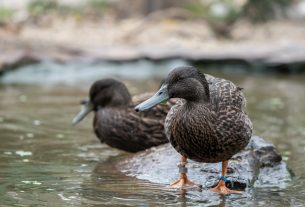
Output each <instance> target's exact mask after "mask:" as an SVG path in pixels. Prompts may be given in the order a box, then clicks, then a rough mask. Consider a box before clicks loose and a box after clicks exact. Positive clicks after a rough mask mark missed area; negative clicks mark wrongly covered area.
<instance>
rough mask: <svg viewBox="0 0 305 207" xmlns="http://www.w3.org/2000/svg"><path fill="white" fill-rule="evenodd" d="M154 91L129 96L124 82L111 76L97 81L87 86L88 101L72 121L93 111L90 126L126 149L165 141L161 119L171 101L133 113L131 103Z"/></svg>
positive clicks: (139, 101) (106, 141) (99, 134)
mask: <svg viewBox="0 0 305 207" xmlns="http://www.w3.org/2000/svg"><path fill="white" fill-rule="evenodd" d="M152 95H153V94H151V93H146V94H142V95H138V96H134V97H133V98H131V96H130V93H129V92H128V90H127V88H126V86H125V85H124V84H123V83H122V82H119V81H117V80H114V79H103V80H99V81H96V82H95V83H94V84H93V85H92V86H91V88H90V92H89V101H84V102H83V104H84V107H83V109H82V110H81V111H80V112H79V113H78V114H77V115H76V116H75V117H74V119H73V121H72V123H73V124H77V123H79V122H80V121H81V120H82V119H83V118H84V117H85V116H86V115H87V114H88V113H89V112H91V111H94V113H95V115H94V119H93V128H94V132H95V134H96V136H97V137H98V138H99V139H100V141H101V142H102V143H106V144H108V145H109V146H111V147H114V148H118V149H120V150H124V151H127V152H138V151H141V150H145V149H147V148H150V147H152V146H158V145H160V144H164V143H167V142H168V139H167V138H166V135H165V133H164V120H165V117H166V114H167V112H168V111H169V109H170V106H171V103H168V104H166V105H159V106H158V107H156V108H154V110H153V111H147V112H145V113H143V114H139V113H136V112H135V111H134V107H135V106H136V105H137V104H139V103H141V102H142V101H144V100H146V99H147V98H149V97H150V96H152Z"/></svg>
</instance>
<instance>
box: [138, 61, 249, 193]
mask: <svg viewBox="0 0 305 207" xmlns="http://www.w3.org/2000/svg"><path fill="white" fill-rule="evenodd" d="M242 90H243V89H242V88H240V87H238V86H236V85H235V84H234V83H232V82H231V81H229V80H226V79H222V78H218V77H214V76H212V75H208V74H204V73H202V72H200V71H199V70H198V69H197V68H195V67H192V66H180V67H177V68H174V69H173V70H172V71H171V72H170V73H169V74H168V76H167V77H166V79H165V81H164V83H163V84H162V85H161V87H160V89H159V90H158V91H157V93H155V94H154V95H153V96H152V97H151V98H149V99H148V100H146V101H144V102H142V103H141V104H139V105H137V106H136V107H135V110H136V111H138V112H139V111H146V110H149V109H152V108H153V107H154V106H156V105H157V104H159V103H160V102H164V101H166V100H170V99H172V98H176V99H178V101H177V102H176V103H175V105H174V106H172V107H171V109H170V111H169V112H168V114H167V116H166V119H165V124H164V127H165V133H166V136H167V138H168V139H169V141H170V143H171V145H172V146H173V147H174V149H175V150H176V151H177V152H178V153H179V154H180V155H181V160H180V163H179V165H178V166H179V173H180V177H179V179H178V180H177V181H175V182H173V183H171V186H173V187H180V188H187V187H190V186H194V185H195V186H196V185H198V184H196V183H194V182H193V181H191V180H189V179H188V177H187V168H186V167H185V166H186V164H187V160H188V159H191V160H194V161H197V162H205V163H218V162H221V163H222V170H221V176H220V178H219V181H218V183H217V184H216V186H215V187H213V188H211V189H209V190H210V191H213V192H217V193H219V194H230V193H241V192H240V191H235V190H232V189H229V188H227V187H226V182H227V181H228V180H229V178H227V168H228V162H229V160H230V158H231V157H232V156H233V155H235V154H236V153H238V152H240V151H241V150H243V149H244V148H245V147H246V146H247V144H248V143H249V141H250V138H251V136H252V131H253V126H252V122H251V120H250V118H249V117H248V115H247V113H246V111H245V110H246V98H245V96H244V94H243V91H242Z"/></svg>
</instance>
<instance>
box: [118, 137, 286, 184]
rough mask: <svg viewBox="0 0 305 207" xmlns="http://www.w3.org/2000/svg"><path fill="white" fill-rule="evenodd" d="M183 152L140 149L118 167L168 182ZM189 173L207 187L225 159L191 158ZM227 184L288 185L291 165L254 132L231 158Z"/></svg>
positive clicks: (167, 146)
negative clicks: (242, 148)
mask: <svg viewBox="0 0 305 207" xmlns="http://www.w3.org/2000/svg"><path fill="white" fill-rule="evenodd" d="M179 159H180V155H179V154H178V153H177V152H176V151H175V150H174V149H173V148H172V147H171V145H170V144H165V145H162V146H159V147H155V148H152V149H149V150H146V151H144V152H140V153H137V154H135V155H133V156H132V157H129V158H127V159H125V160H123V161H121V162H119V163H118V165H117V168H118V169H119V170H120V171H121V172H123V173H124V174H126V175H128V176H133V177H136V178H138V179H144V180H148V181H150V182H152V183H158V184H164V185H167V184H169V183H170V182H173V181H175V180H176V179H177V178H178V167H177V163H178V162H179ZM187 168H188V176H189V178H190V179H191V180H193V181H195V182H196V183H198V184H201V185H202V186H203V188H210V187H212V186H214V185H215V184H216V183H217V181H218V177H219V176H220V174H221V163H198V162H194V161H191V160H189V163H188V164H187ZM228 178H229V179H230V180H231V182H228V183H227V185H228V186H229V187H231V188H233V189H237V190H244V189H245V188H246V187H247V186H248V187H249V186H255V187H269V186H270V187H276V186H278V187H285V186H286V185H287V184H288V183H289V181H290V180H291V174H290V172H289V171H288V169H287V165H286V163H285V162H283V161H282V159H281V156H280V155H279V153H278V152H277V150H276V148H275V147H274V145H272V144H270V143H268V142H266V141H265V140H263V139H262V138H260V137H258V136H253V137H252V138H251V141H250V143H249V144H248V146H247V147H246V148H245V150H243V151H242V152H240V153H238V154H236V155H235V156H234V157H233V158H232V159H231V160H230V161H229V169H228Z"/></svg>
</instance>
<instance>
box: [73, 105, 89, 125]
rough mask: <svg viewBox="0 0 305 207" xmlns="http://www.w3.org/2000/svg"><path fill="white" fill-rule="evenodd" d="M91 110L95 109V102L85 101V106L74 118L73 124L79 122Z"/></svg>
mask: <svg viewBox="0 0 305 207" xmlns="http://www.w3.org/2000/svg"><path fill="white" fill-rule="evenodd" d="M91 111H93V104H92V103H91V102H90V101H87V102H86V103H83V107H82V109H81V111H80V112H79V113H78V114H77V115H76V116H75V117H74V118H73V120H72V124H73V125H75V124H78V123H79V122H80V121H81V120H83V119H84V118H85V116H86V115H87V114H89V113H90V112H91Z"/></svg>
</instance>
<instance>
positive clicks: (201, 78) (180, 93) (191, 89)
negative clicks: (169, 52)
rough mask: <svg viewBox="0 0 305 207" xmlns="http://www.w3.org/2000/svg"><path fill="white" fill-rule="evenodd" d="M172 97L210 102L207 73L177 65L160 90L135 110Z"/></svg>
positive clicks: (141, 109)
mask: <svg viewBox="0 0 305 207" xmlns="http://www.w3.org/2000/svg"><path fill="white" fill-rule="evenodd" d="M171 98H182V99H185V100H186V101H189V102H209V100H210V95H209V85H208V82H207V80H206V78H205V75H204V74H203V73H201V72H200V71H199V70H197V69H196V68H194V67H192V66H181V67H177V68H175V69H173V70H172V71H171V72H170V73H169V74H168V76H167V78H166V79H165V80H164V82H163V84H162V85H161V87H160V89H159V91H158V92H157V93H156V94H155V95H153V96H152V97H151V98H149V99H148V100H146V101H144V102H143V103H141V104H139V105H137V106H136V107H135V110H136V111H144V110H148V109H150V108H152V107H154V106H156V105H157V104H159V103H161V102H164V101H166V100H168V99H171Z"/></svg>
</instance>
